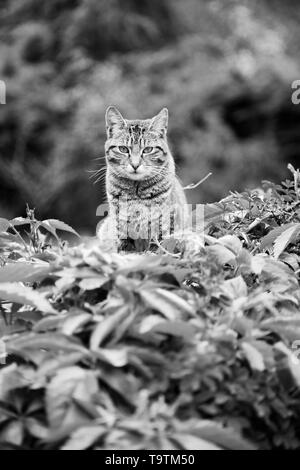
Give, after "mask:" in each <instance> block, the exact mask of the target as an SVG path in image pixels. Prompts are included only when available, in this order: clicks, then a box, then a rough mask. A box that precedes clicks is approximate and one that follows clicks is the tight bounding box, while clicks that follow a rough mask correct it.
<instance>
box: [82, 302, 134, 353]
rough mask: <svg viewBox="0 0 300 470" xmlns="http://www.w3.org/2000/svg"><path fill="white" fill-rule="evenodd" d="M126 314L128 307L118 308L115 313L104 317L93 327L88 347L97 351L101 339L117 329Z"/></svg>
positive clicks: (101, 341)
mask: <svg viewBox="0 0 300 470" xmlns="http://www.w3.org/2000/svg"><path fill="white" fill-rule="evenodd" d="M127 315H128V307H127V306H124V307H123V308H120V310H118V311H117V312H116V313H114V314H112V315H110V316H109V317H106V318H105V319H104V320H102V321H101V322H100V323H98V325H97V326H96V328H95V329H94V331H93V333H92V335H91V339H90V349H91V350H92V351H97V349H98V348H99V346H100V345H101V344H102V343H103V341H104V340H105V339H106V338H107V337H108V336H109V335H110V334H111V333H112V332H113V331H114V330H116V329H117V326H118V325H119V324H120V322H121V321H122V320H123V319H124V318H126V316H127Z"/></svg>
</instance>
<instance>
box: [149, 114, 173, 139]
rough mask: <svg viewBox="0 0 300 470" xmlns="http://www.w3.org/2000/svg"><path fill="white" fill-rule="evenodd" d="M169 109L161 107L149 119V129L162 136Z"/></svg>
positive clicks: (164, 133) (165, 132) (165, 128)
mask: <svg viewBox="0 0 300 470" xmlns="http://www.w3.org/2000/svg"><path fill="white" fill-rule="evenodd" d="M168 121H169V111H168V110H167V108H163V109H162V110H161V111H160V112H159V113H158V114H157V115H156V116H154V118H153V119H152V121H151V124H150V129H151V130H153V131H154V132H156V133H158V134H159V135H160V136H162V137H164V136H165V135H166V134H167V130H168Z"/></svg>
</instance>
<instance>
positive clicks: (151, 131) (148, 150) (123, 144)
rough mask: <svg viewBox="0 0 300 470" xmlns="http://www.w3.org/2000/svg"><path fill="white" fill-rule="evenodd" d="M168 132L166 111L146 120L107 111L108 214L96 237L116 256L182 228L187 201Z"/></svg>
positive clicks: (140, 247)
mask: <svg viewBox="0 0 300 470" xmlns="http://www.w3.org/2000/svg"><path fill="white" fill-rule="evenodd" d="M167 128H168V110H167V109H166V108H164V109H162V110H161V111H160V113H159V114H157V115H156V116H155V117H154V118H152V119H145V120H141V119H138V120H129V119H124V118H123V116H122V115H121V113H120V112H119V111H118V110H117V109H116V108H115V107H114V106H110V107H109V108H108V109H107V111H106V130H107V140H106V143H105V156H106V163H107V170H106V192H107V200H108V205H109V214H108V217H107V218H106V219H105V220H104V221H103V222H102V224H101V225H100V229H99V231H98V237H99V239H100V241H101V242H102V243H106V244H107V242H108V241H110V242H113V243H112V248H114V249H116V250H131V249H133V250H137V251H140V250H143V249H145V248H148V247H149V244H151V242H152V241H155V242H157V241H158V242H159V241H161V240H162V239H164V238H166V237H168V236H170V235H172V233H173V232H174V230H178V229H182V228H183V226H184V224H185V220H186V217H187V210H186V207H187V205H186V198H185V194H184V190H183V188H182V186H181V184H180V183H179V181H178V179H177V178H176V175H175V163H174V159H173V157H172V155H171V152H170V149H169V146H168V141H167Z"/></svg>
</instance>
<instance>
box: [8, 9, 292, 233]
mask: <svg viewBox="0 0 300 470" xmlns="http://www.w3.org/2000/svg"><path fill="white" fill-rule="evenodd" d="M299 25H300V4H299V1H297V0H285V1H284V2H283V1H282V0H265V1H264V0H259V1H255V0H250V1H243V0H238V1H234V0H226V1H225V0H223V1H218V0H51V1H49V0H0V79H1V80H4V81H5V83H6V85H7V97H6V102H7V104H6V105H0V217H8V218H12V217H15V216H20V215H23V214H24V212H25V205H26V203H28V204H29V205H30V206H31V207H35V208H36V209H37V216H38V217H40V218H48V217H50V218H59V219H61V220H63V221H65V222H67V223H69V224H71V225H72V226H73V227H74V228H76V229H78V230H80V231H81V232H83V233H87V234H88V233H91V234H93V233H94V230H95V226H96V223H97V218H96V207H97V206H98V205H99V204H100V202H101V200H103V197H104V194H105V188H104V185H103V184H97V185H94V184H93V181H92V180H90V179H89V177H90V173H88V170H93V169H96V168H97V166H98V165H99V162H100V164H101V160H98V161H97V160H95V159H96V158H97V157H101V156H102V155H103V154H104V151H103V145H104V141H105V124H104V113H105V109H106V107H107V106H108V105H109V104H115V105H117V106H118V107H119V108H120V110H121V111H122V112H123V114H124V116H125V117H128V118H133V119H134V118H149V117H151V116H153V115H154V114H155V113H157V112H158V111H159V110H160V109H161V108H162V107H164V106H167V107H168V108H169V111H170V128H169V140H170V142H171V148H172V150H173V154H174V157H175V159H176V163H177V167H178V174H179V176H180V178H181V180H182V182H183V183H184V184H185V185H187V184H190V183H193V182H197V181H198V180H200V179H201V178H203V177H204V176H205V175H206V174H207V173H208V172H210V171H211V172H212V173H213V175H212V176H211V177H210V178H209V179H208V180H207V181H205V182H204V183H203V184H202V185H201V186H200V187H198V188H197V189H194V190H191V191H189V193H188V196H189V200H190V202H214V201H216V200H218V199H220V198H222V197H225V196H226V195H227V193H228V191H230V190H233V191H234V190H243V189H245V188H254V187H257V186H258V185H259V184H260V181H261V180H262V179H273V180H275V181H280V180H282V179H284V178H285V176H286V175H287V169H286V166H287V164H288V163H289V162H291V163H292V164H294V165H295V166H297V162H298V161H299V155H300V105H299V106H296V105H293V104H292V102H291V93H292V90H291V83H292V82H293V81H294V80H296V79H300V49H299V45H300V28H299ZM298 166H299V164H298Z"/></svg>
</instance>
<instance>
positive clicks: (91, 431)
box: [61, 426, 106, 450]
mask: <svg viewBox="0 0 300 470" xmlns="http://www.w3.org/2000/svg"><path fill="white" fill-rule="evenodd" d="M104 433H106V429H105V428H104V427H103V426H83V427H81V428H79V429H76V431H74V432H73V433H72V434H71V436H70V438H69V439H68V440H67V442H66V443H65V444H64V445H63V446H62V447H61V450H85V449H88V448H89V447H91V446H92V445H93V444H94V443H95V442H96V441H97V440H98V439H99V438H100V437H101V436H103V434H104Z"/></svg>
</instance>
